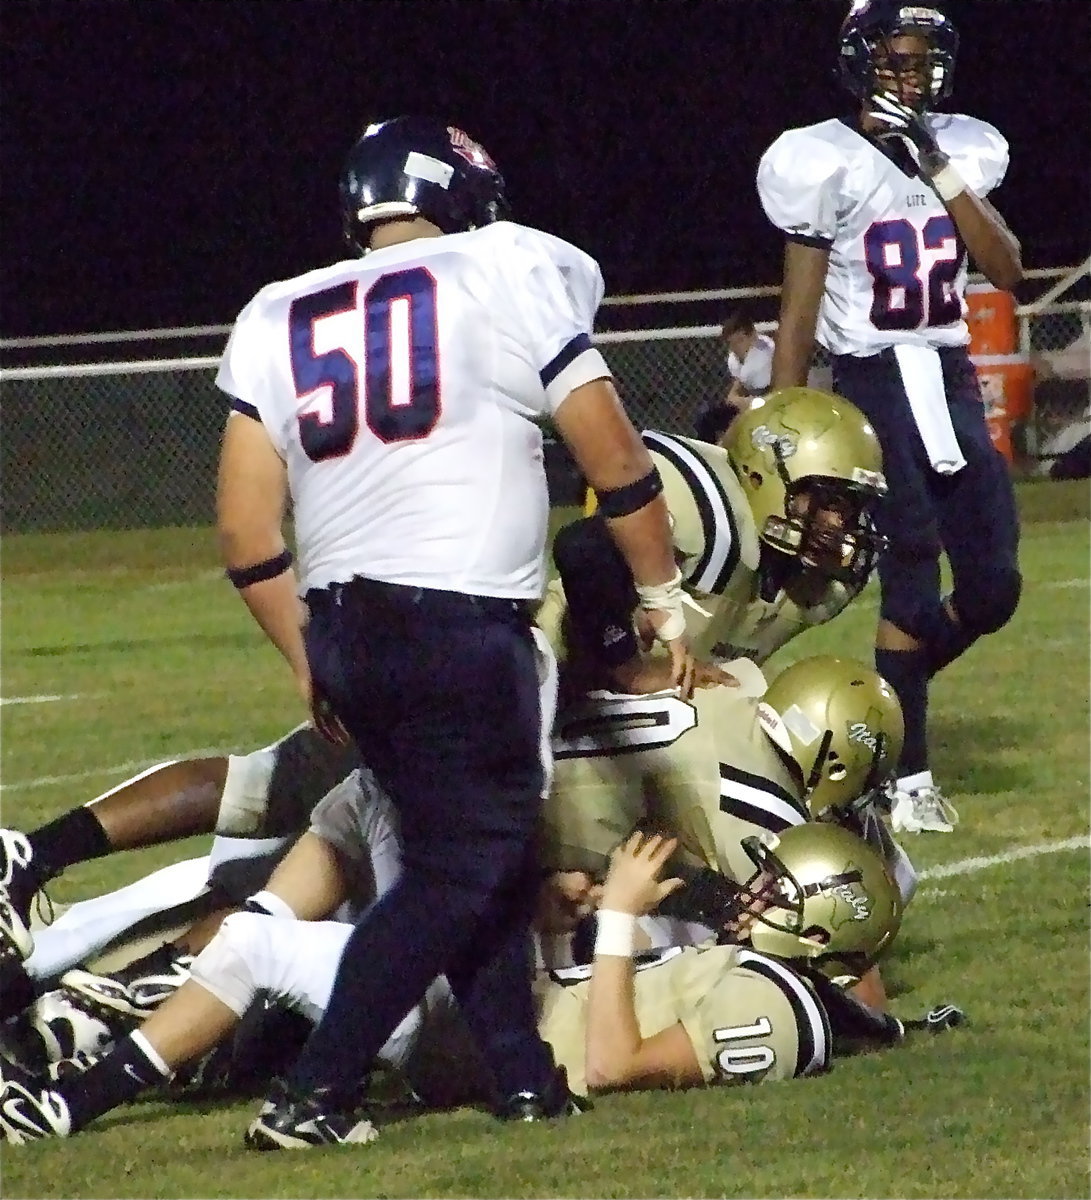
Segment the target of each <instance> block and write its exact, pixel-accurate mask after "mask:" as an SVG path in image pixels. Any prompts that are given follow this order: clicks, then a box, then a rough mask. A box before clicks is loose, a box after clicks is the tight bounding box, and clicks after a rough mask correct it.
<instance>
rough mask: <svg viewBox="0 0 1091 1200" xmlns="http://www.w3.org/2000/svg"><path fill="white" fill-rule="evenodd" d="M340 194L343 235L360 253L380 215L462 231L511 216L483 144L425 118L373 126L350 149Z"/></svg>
mask: <svg viewBox="0 0 1091 1200" xmlns="http://www.w3.org/2000/svg"><path fill="white" fill-rule="evenodd" d="M340 193H341V213H342V216H343V219H344V224H345V236H346V238H347V239H348V241H349V242H350V244H351V245H353V246H354V247H355V248H356V249H357V250H358V251H359V252H360V253H366V250H367V245H368V239H369V236H370V227H371V226H372V225H375V224H376V223H378V222H381V221H388V220H397V219H398V218H405V217H416V216H420V217H424V218H425V219H426V220H428V221H431V222H432V224H433V225H437V226H439V228H440V229H442V230H443V232H444V233H462V232H464V231H465V230H467V229H476V228H477V227H478V226H480V225H489V224H491V223H492V222H493V221H502V220H505V219H506V218H507V216H508V203H507V200H506V198H505V196H504V180H503V177H502V176H501V174H500V172H499V171H498V170H497V168H496V163H494V162H493V160H492V159H491V158H490V157H489V155H488V153H487V152H486V151H485V150H484V148H483V147H481V146H479V145H478V143H477V142H475V141H474V140H473V138H471V137H469V136H467V135H466V134H465V133H463V132H462V130H461V129H456V128H455V126H453V125H444V124H443V123H442V122H439V121H433V120H429V119H427V118H424V117H394V118H393V119H392V120H389V121H381V122H378V123H376V124H374V125H369V126H368V127H367V129H366V130H365V131H364V135H363V137H361V138H360V140H359V141H358V142H357V143H356V145H355V146H353V148H352V150H351V151H350V152H349V156H348V160H347V161H346V163H345V168H344V170H343V171H342V173H341V184H340Z"/></svg>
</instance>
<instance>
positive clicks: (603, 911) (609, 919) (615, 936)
mask: <svg viewBox="0 0 1091 1200" xmlns="http://www.w3.org/2000/svg"><path fill="white" fill-rule="evenodd" d="M635 948H636V917H634V916H633V915H632V913H623V912H617V911H616V909H612V908H600V909H599V911H598V915H597V918H596V923H595V957H596V958H598V956H599V955H600V954H609V955H611V956H612V957H613V958H632V957H633V951H634V949H635Z"/></svg>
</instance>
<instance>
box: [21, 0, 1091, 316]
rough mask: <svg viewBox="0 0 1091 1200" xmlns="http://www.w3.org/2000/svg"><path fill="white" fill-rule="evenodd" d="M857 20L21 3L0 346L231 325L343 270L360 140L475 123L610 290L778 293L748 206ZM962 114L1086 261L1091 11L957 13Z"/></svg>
mask: <svg viewBox="0 0 1091 1200" xmlns="http://www.w3.org/2000/svg"><path fill="white" fill-rule="evenodd" d="M847 7H848V6H847V3H846V0H6V3H4V5H3V12H2V42H3V51H2V54H3V59H2V64H0V105H2V110H0V174H2V177H3V181H4V184H3V191H2V196H0V222H2V224H0V237H2V239H3V279H4V283H3V295H2V309H0V329H2V332H3V333H4V334H6V335H9V336H12V335H30V334H44V333H58V332H77V331H78V332H86V331H93V330H106V329H117V328H128V329H132V328H148V327H152V326H160V325H189V324H203V323H220V322H229V321H231V320H233V319H234V316H235V314H236V312H237V311H238V309H239V308H240V307H241V306H242V305H243V304H244V303H245V302H246V301H247V300H248V299H249V297H250V296H251V294H252V293H253V292H254V291H255V290H256V289H257V288H258V287H260V286H261V285H262V284H264V283H267V282H269V281H270V280H272V279H276V278H284V277H286V276H290V275H293V274H296V273H298V272H299V271H302V270H305V269H307V268H310V267H312V266H317V265H319V264H321V263H325V262H329V261H333V260H334V259H335V258H337V257H340V256H341V243H340V241H339V237H340V227H339V217H338V213H337V207H336V182H337V176H338V173H339V169H340V165H341V161H342V159H343V157H344V154H345V152H346V150H347V149H348V147H349V146H350V145H351V143H352V142H353V141H354V139H355V138H356V136H357V135H358V133H359V132H360V130H361V129H362V127H363V125H364V124H365V123H366V122H367V121H368V120H371V119H375V118H379V117H386V116H393V115H397V114H398V113H401V112H407V111H410V112H420V113H429V114H435V115H438V116H441V117H443V118H445V119H449V120H451V121H452V122H454V123H457V124H459V125H461V126H463V127H464V128H465V129H466V130H467V131H468V132H469V133H470V134H471V135H472V136H474V137H477V138H479V139H480V140H481V141H482V142H483V143H484V144H485V145H486V146H487V147H488V149H489V150H490V152H491V153H492V154H493V156H494V157H495V158H496V160H497V161H498V163H499V164H500V166H501V169H502V170H503V171H504V174H505V176H506V178H507V181H508V192H509V196H510V198H511V199H512V201H513V204H514V207H515V213H516V218H517V219H519V220H521V221H523V222H525V223H526V224H529V225H536V226H539V227H542V228H545V229H549V230H551V231H552V232H555V233H558V234H560V235H561V236H563V237H566V238H568V239H570V240H572V241H574V242H576V243H577V244H579V245H581V246H582V247H584V248H585V249H587V250H588V251H590V252H591V253H592V254H594V255H595V256H596V257H597V258H598V259H599V260H600V262H601V264H602V267H603V271H604V274H605V276H606V283H607V290H608V292H610V293H613V294H618V293H622V292H631V291H655V290H666V289H673V288H699V287H724V286H731V285H737V286H744V285H747V284H762V283H774V282H777V280H778V278H779V259H780V244H779V239H778V237H777V236H776V235H775V234H774V231H773V230H772V227H771V226H769V225H768V224H767V222H766V221H765V218H764V216H763V214H762V212H761V208H760V206H759V204H758V200H757V196H756V194H755V191H754V184H753V179H754V171H755V167H756V165H757V160H758V158H759V156H760V154H761V152H762V151H763V150H764V148H765V147H766V146H767V145H768V144H769V142H770V141H772V139H773V138H774V137H775V136H776V135H777V133H778V132H780V131H781V130H782V129H784V128H786V127H788V126H791V125H799V124H808V123H810V122H812V121H816V120H821V119H823V118H825V117H827V116H830V115H834V114H835V113H836V112H837V111H840V107H841V105H842V103H843V101H842V99H841V96H840V93H839V92H838V91H837V89H836V87H835V86H834V85H833V83H832V82H831V80H832V64H833V62H834V45H835V36H836V31H837V27H838V25H839V22H840V20H841V18H842V17H843V15H844V13H845V11H846V9H847ZM946 7H947V10H948V12H950V13H951V15H952V16H953V17H954V18H955V20H956V22H957V23H958V25H959V27H960V30H961V33H962V51H961V54H960V58H959V64H958V70H957V72H956V79H955V96H954V98H953V100H952V102H951V103H950V105H949V107H950V108H952V109H953V110H955V111H964V112H969V113H971V114H973V115H976V116H979V117H982V118H984V119H985V120H988V121H991V122H993V123H994V124H996V125H997V126H998V127H999V128H1000V129H1001V130H1002V132H1004V133H1005V135H1006V136H1007V137H1008V139H1009V140H1010V142H1011V146H1012V165H1011V169H1010V171H1009V174H1008V178H1007V181H1006V182H1005V184H1004V185H1003V187H1002V188H1001V189H1000V190H999V191H998V192H997V194H996V196H995V197H994V199H995V201H996V203H997V206H998V208H1000V210H1001V211H1002V212H1003V213H1004V215H1005V216H1006V218H1007V219H1008V221H1009V223H1010V224H1011V225H1012V226H1013V228H1014V229H1015V231H1016V233H1017V234H1018V235H1019V237H1020V238H1021V239H1022V242H1023V248H1024V261H1025V263H1026V265H1028V266H1059V265H1067V264H1069V263H1074V262H1076V261H1078V260H1080V259H1082V258H1083V257H1084V256H1085V255H1086V254H1087V252H1088V246H1087V243H1088V236H1087V233H1088V200H1089V190H1088V160H1089V150H1088V147H1089V145H1091V138H1089V130H1088V112H1089V105H1088V101H1087V94H1088V92H1087V62H1088V52H1089V38H1088V32H1089V27H1091V2H1089V0H961V2H956V3H949V4H947V5H946Z"/></svg>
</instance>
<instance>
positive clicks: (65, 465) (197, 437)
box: [0, 264, 1091, 532]
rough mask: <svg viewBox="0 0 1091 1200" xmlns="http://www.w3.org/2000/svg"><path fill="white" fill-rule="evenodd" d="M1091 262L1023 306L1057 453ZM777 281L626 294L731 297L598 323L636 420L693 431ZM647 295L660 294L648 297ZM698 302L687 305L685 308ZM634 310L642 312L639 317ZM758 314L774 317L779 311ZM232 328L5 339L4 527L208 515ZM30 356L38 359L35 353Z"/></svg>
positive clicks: (1043, 416) (1047, 441)
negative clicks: (739, 338) (731, 305)
mask: <svg viewBox="0 0 1091 1200" xmlns="http://www.w3.org/2000/svg"><path fill="white" fill-rule="evenodd" d="M1087 268H1088V264H1082V266H1081V267H1080V268H1074V269H1065V270H1051V271H1041V272H1037V273H1035V277H1036V278H1037V279H1039V280H1041V281H1042V282H1043V284H1044V285H1049V286H1045V287H1044V294H1043V296H1042V297H1041V299H1040V300H1039V301H1035V302H1032V303H1030V304H1027V305H1024V306H1022V307H1021V308H1020V309H1019V310H1018V319H1019V328H1020V346H1021V348H1022V350H1023V351H1024V352H1025V353H1026V354H1027V355H1029V357H1030V358H1031V361H1032V362H1033V364H1034V366H1035V370H1036V373H1037V387H1036V395H1035V400H1036V402H1035V407H1034V412H1033V416H1032V420H1031V421H1030V422H1028V425H1027V428H1026V430H1025V436H1024V438H1023V440H1022V448H1023V450H1024V451H1026V452H1029V453H1030V454H1032V455H1048V454H1049V453H1050V452H1051V451H1052V452H1056V450H1057V446H1058V441H1057V439H1058V436H1060V435H1063V434H1064V431H1065V430H1068V429H1071V428H1073V427H1074V426H1075V425H1076V424H1077V423H1078V422H1079V421H1080V420H1081V419H1082V418H1084V417H1085V415H1086V412H1087V407H1088V382H1087V377H1088V374H1089V371H1088V357H1089V354H1088V347H1089V346H1091V303H1088V302H1087V301H1084V300H1066V299H1061V296H1062V295H1063V294H1064V293H1065V291H1067V290H1069V289H1070V288H1071V287H1072V286H1073V284H1074V283H1076V282H1077V281H1078V280H1079V279H1081V278H1082V277H1083V276H1084V275H1086V272H1087ZM776 293H777V289H776V288H732V289H722V290H720V291H715V292H699V293H698V292H674V293H668V294H662V295H647V296H645V295H638V296H626V297H615V298H613V300H612V304H613V306H614V307H615V308H616V309H617V310H618V311H620V312H623V313H624V312H627V311H632V312H633V313H638V312H641V311H643V312H644V313H645V315H647V314H648V313H652V314H654V317H655V318H657V319H658V318H659V317H660V315H661V313H662V312H664V311H666V312H668V313H669V311H670V306H672V305H680V306H683V305H693V304H694V303H697V304H698V305H706V306H710V305H717V306H718V307H717V308H712V307H706V308H705V309H704V313H705V316H704V320H703V321H702V322H701V323H697V322H696V321H694V322H693V323H682V321H680V320H676V321H673V322H672V321H669V319H668V320H667V321H666V322H665V323H664V327H662V328H653V329H618V330H611V331H608V332H602V333H599V334H598V335H596V341H597V343H598V344H599V345H600V346H602V348H603V353H604V354H605V355H606V357H607V359H608V360H609V362H610V365H611V368H612V370H613V371H614V374H615V376H616V378H617V381H618V384H619V387H620V390H621V392H622V395H623V397H624V399H625V402H626V404H627V406H628V408H629V410H630V412H631V414H632V416H633V419H634V420H635V421H637V422H638V423H640V424H641V425H644V426H646V427H652V428H661V429H667V430H672V431H675V432H679V433H692V432H693V426H694V420H695V418H696V416H697V413H698V411H699V410H700V408H701V407H702V406H703V405H705V404H706V403H707V402H708V401H709V400H711V399H714V398H715V397H717V396H720V395H722V394H723V391H724V389H725V388H726V386H727V382H728V381H727V373H726V364H725V361H724V354H723V348H722V345H721V342H720V338H719V328H720V326H719V323H718V320H715V319H717V318H722V315H723V306H722V301H724V300H751V301H754V300H758V299H764V301H765V302H768V301H769V299H770V298H772V297H775V295H776ZM623 305H629V306H631V309H630V310H627V309H625V308H624V307H623ZM645 305H649V306H650V305H658V306H660V307H659V308H657V309H654V310H653V309H650V308H649V309H646V310H645V309H643V307H642V306H645ZM693 311H694V310H693V309H692V308H689V309H684V310H683V311H680V312H679V313H678V314H677V315H678V316H679V317H682V318H686V317H689V316H690V315H691V314H692V312H693ZM767 311H768V308H767ZM709 318H713V319H714V320H715V323H713V320H710V319H709ZM632 323H633V324H638V323H639V321H637V320H636V318H635V317H634V318H633V319H632ZM759 327H760V328H771V327H773V322H761V323H759ZM229 328H230V327H229V326H225V325H201V326H191V327H188V328H185V329H156V330H134V331H119V332H111V333H99V334H85V335H78V336H74V337H66V336H60V335H58V336H56V337H49V338H5V339H0V352H3V354H4V359H5V361H10V360H11V359H13V358H14V359H15V360H16V363H17V364H19V365H16V364H15V363H13V365H11V366H10V367H6V368H4V369H0V385H2V390H3V438H2V439H0V471H2V474H0V485H2V488H0V499H2V509H0V515H2V527H3V529H4V530H5V531H8V532H10V531H20V530H32V529H90V528H124V527H142V526H150V525H169V524H175V525H177V524H190V523H203V522H207V521H209V520H210V519H211V516H212V513H211V505H212V497H213V479H214V473H215V463H216V457H217V453H218V447H219V435H220V430H221V427H222V424H223V414H224V398H223V396H222V395H221V394H220V393H219V392H217V390H216V388H215V387H214V386H213V378H214V374H215V369H216V367H217V365H218V363H219V351H220V350H221V349H222V342H223V339H225V338H226V336H227V334H228V332H229ZM210 339H216V342H215V343H212V342H210ZM202 341H203V342H204V345H198V343H200V342H202ZM124 345H128V346H129V347H131V348H132V349H134V350H139V351H143V353H142V354H140V355H139V357H138V356H137V355H132V356H131V357H130V358H129V359H128V360H126V361H92V362H80V363H71V362H62V361H57V360H58V359H59V358H62V357H63V354H62V352H66V353H68V354H71V352H72V351H73V350H74V349H76V350H78V349H79V348H83V350H84V352H85V354H86V355H87V357H96V356H97V355H96V354H93V353H92V351H93V350H97V349H100V348H116V347H119V346H124ZM183 345H184V346H185V348H186V349H187V350H192V351H196V350H198V349H200V350H205V351H209V350H213V351H214V353H208V352H205V353H188V354H185V355H177V354H176V355H174V356H171V357H165V356H159V357H156V356H155V354H156V350H157V349H158V348H159V347H163V348H164V349H166V348H167V347H170V348H171V349H181V348H182V346H183ZM114 352H115V353H116V349H115V350H114ZM27 357H31V358H36V359H38V361H37V362H36V363H34V364H33V365H30V364H26V359H27ZM42 358H51V359H52V361H48V362H45V363H43V362H42V361H41V359H42ZM24 364H26V365H24ZM818 365H819V366H821V362H819V364H818ZM1059 448H1060V449H1062V450H1063V449H1064V448H1066V447H1065V446H1064V445H1060V446H1059Z"/></svg>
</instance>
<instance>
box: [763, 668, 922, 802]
mask: <svg viewBox="0 0 1091 1200" xmlns="http://www.w3.org/2000/svg"><path fill="white" fill-rule="evenodd" d="M762 703H763V704H767V705H769V706H770V707H771V708H772V709H773V710H774V712H775V713H776V714H777V716H778V717H779V718H780V730H781V731H782V733H783V734H786V735H787V741H788V743H789V745H790V746H791V752H792V756H793V757H794V758H795V760H796V762H797V763H799V766H800V768H801V769H802V771H803V778H804V780H805V781H806V796H805V799H806V801H807V806H808V807H809V808H810V811H811V816H812V817H814V818H815V819H816V820H822V819H831V818H836V817H838V816H840V815H841V814H843V813H844V812H846V811H848V810H850V809H856V808H859V807H861V806H862V805H863V804H865V803H866V802H867V801H868V800H869V799H870V797H871V796H872V795H873V794H874V792H875V789H876V788H878V787H880V786H881V785H882V784H883V783H884V782H885V781H886V779H887V777H888V776H889V775H890V773H891V772H892V771H893V770H894V767H895V764H896V763H897V761H898V757H899V755H900V754H901V752H902V741H903V739H904V736H905V725H904V723H903V721H902V706H901V705H900V704H899V703H898V697H897V695H896V694H895V692H894V689H893V688H892V687H891V686H890V684H889V683H887V681H886V680H885V679H884V678H883V677H882V676H881V675H880V674H878V672H876V671H874V670H872V668H871V667H868V666H866V665H865V664H864V663H862V662H857V661H856V660H854V659H851V658H835V657H834V656H833V655H832V654H821V655H815V656H814V657H812V658H804V659H801V660H800V661H799V662H797V663H794V664H793V665H792V666H790V667H787V668H786V669H785V670H783V671H781V673H780V674H779V675H778V676H777V677H776V679H774V680H773V682H772V683H771V684H770V685H769V688H768V690H767V691H766V693H765V695H764V696H763V697H762Z"/></svg>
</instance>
